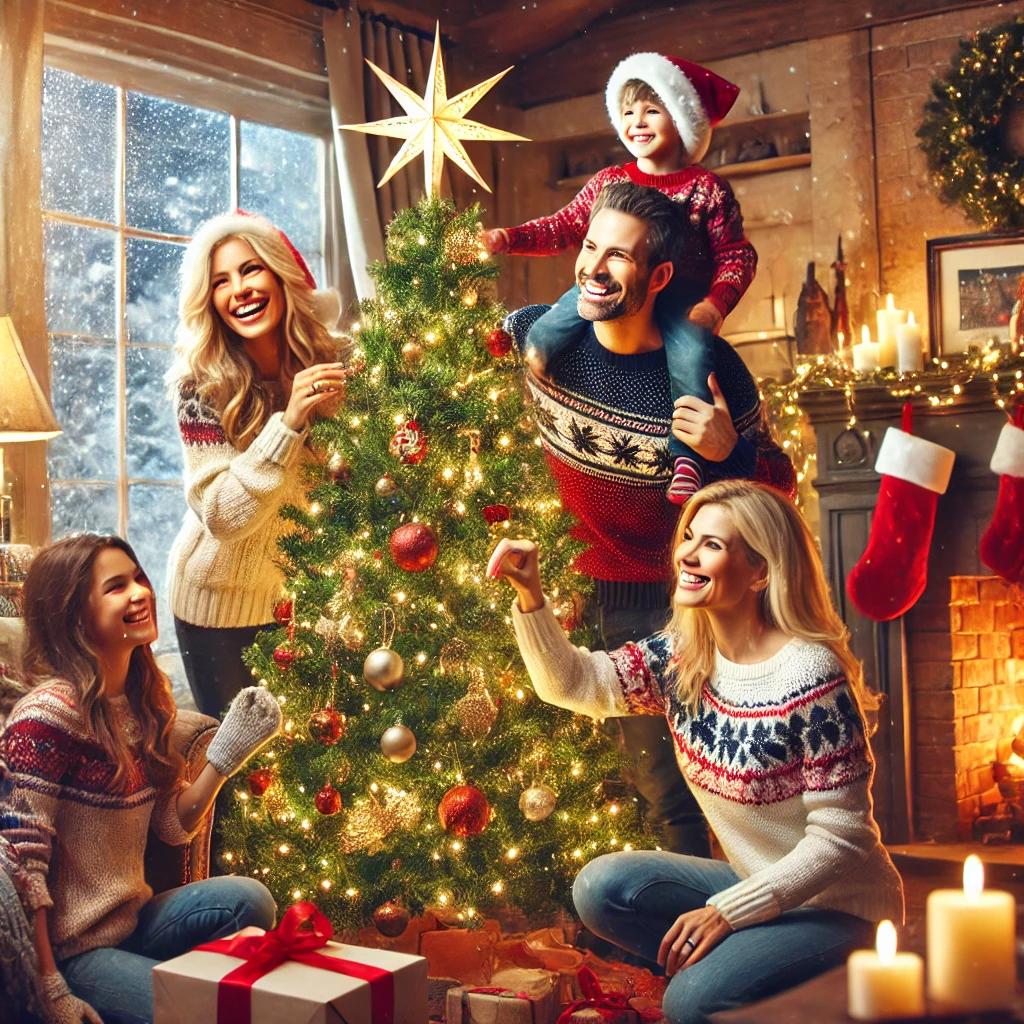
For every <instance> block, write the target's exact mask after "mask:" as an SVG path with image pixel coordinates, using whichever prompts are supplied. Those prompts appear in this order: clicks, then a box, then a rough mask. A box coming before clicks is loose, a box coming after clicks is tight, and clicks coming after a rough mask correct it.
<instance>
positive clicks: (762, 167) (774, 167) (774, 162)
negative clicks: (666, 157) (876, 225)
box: [555, 115, 811, 192]
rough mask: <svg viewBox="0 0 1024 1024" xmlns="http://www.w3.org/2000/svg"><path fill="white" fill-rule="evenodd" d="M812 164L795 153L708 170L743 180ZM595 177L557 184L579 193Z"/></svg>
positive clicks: (576, 177)
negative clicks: (749, 175)
mask: <svg viewBox="0 0 1024 1024" xmlns="http://www.w3.org/2000/svg"><path fill="white" fill-rule="evenodd" d="M766 116H767V115H766ZM810 163H811V154H810V153H794V154H792V155H791V156H772V157H768V159H767V160H748V161H747V162H746V163H745V164H726V165H725V166H724V167H710V168H708V170H711V171H714V172H715V174H720V175H721V176H722V177H723V178H741V177H743V176H745V175H748V174H770V173H771V172H772V171H788V170H790V169H791V168H793V167H809V166H810ZM594 173H595V174H596V173H597V172H596V171H595V172H594ZM593 176H594V175H593V174H576V175H574V176H573V177H571V178H559V179H558V181H556V182H555V184H556V185H557V187H558V188H564V189H570V188H571V189H572V190H573V191H575V192H578V191H579V190H580V189H581V188H583V186H584V185H586V183H587V182H588V181H590V179H591V178H592V177H593Z"/></svg>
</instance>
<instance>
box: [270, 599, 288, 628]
mask: <svg viewBox="0 0 1024 1024" xmlns="http://www.w3.org/2000/svg"><path fill="white" fill-rule="evenodd" d="M274 621H275V622H276V623H277V624H278V625H279V626H287V625H288V623H289V622H291V621H292V602H291V600H290V599H289V600H285V601H278V602H277V604H275V605H274Z"/></svg>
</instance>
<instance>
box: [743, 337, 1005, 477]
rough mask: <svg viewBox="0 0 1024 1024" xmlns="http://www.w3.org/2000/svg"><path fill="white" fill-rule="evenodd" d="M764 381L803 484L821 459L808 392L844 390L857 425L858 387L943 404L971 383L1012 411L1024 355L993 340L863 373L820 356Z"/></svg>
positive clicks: (766, 397)
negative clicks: (785, 376) (911, 368)
mask: <svg viewBox="0 0 1024 1024" xmlns="http://www.w3.org/2000/svg"><path fill="white" fill-rule="evenodd" d="M760 385H761V393H762V395H763V397H764V401H765V407H766V409H767V412H768V418H769V420H770V422H771V424H772V427H773V429H774V430H775V432H776V434H777V436H778V438H779V440H780V442H781V444H782V446H783V448H785V450H786V452H787V454H788V455H789V457H790V458H791V459H792V460H793V465H794V466H795V467H796V471H797V480H798V482H801V483H802V482H803V481H804V479H805V478H806V477H807V476H808V473H809V471H810V466H811V463H812V462H814V461H815V459H816V452H815V445H814V438H813V434H811V433H809V432H808V431H805V429H804V426H805V419H804V415H805V410H804V406H803V399H804V396H806V395H813V394H815V393H817V394H821V393H823V392H828V391H832V392H835V391H841V392H843V394H844V396H845V398H846V405H847V408H848V409H849V412H850V425H851V426H853V425H854V424H855V423H856V422H857V415H856V413H857V395H858V392H865V391H868V390H871V391H875V392H877V390H878V389H880V388H881V389H885V390H887V391H888V392H889V394H890V395H892V397H893V398H896V399H902V400H903V401H907V400H910V401H920V402H922V403H923V402H927V404H928V405H929V406H931V407H937V406H944V405H956V404H957V403H958V402H959V401H962V399H963V396H964V394H965V392H966V391H967V389H968V387H970V388H971V389H972V391H973V390H974V389H976V388H980V387H987V389H988V390H989V392H990V393H991V397H992V403H993V405H994V407H995V408H997V409H1002V410H1004V411H1008V410H1009V409H1010V408H1011V406H1012V405H1013V404H1014V399H1015V398H1018V399H1020V398H1024V356H1022V355H1021V354H1020V353H1015V352H1013V351H1012V350H1011V349H1010V348H1009V346H1006V345H1005V344H1003V345H999V344H990V345H989V346H987V347H986V348H985V349H979V348H975V347H973V346H972V347H970V348H969V349H968V350H967V352H966V353H965V354H962V355H950V356H945V357H942V358H933V359H932V360H931V362H929V363H927V364H926V366H925V369H924V370H922V371H920V372H918V373H898V372H897V371H895V370H893V369H891V368H890V369H884V370H873V371H870V372H862V371H858V370H854V369H853V368H852V367H851V366H849V364H848V363H846V362H844V361H843V360H842V359H841V358H840V357H839V356H838V355H831V356H818V357H817V358H816V360H815V361H814V362H809V363H801V364H799V365H798V366H797V368H796V375H795V376H794V378H793V379H792V380H791V381H786V382H785V383H780V382H778V381H774V380H762V381H760Z"/></svg>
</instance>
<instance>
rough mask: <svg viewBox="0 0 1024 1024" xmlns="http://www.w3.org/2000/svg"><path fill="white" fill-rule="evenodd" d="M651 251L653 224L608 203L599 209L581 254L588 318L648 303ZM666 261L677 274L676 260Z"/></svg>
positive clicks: (629, 311)
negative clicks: (673, 264) (649, 228)
mask: <svg viewBox="0 0 1024 1024" xmlns="http://www.w3.org/2000/svg"><path fill="white" fill-rule="evenodd" d="M647 250H648V239H647V225H646V224H645V223H644V221H642V220H640V218H639V217H634V216H632V214H628V213H623V212H621V211H620V210H612V209H608V208H605V209H602V210H598V212H597V213H596V214H594V216H593V217H592V218H591V220H590V226H589V227H588V228H587V236H586V238H584V239H583V247H582V248H581V249H580V254H579V256H578V257H577V259H576V283H577V284H578V285H579V288H580V297H579V301H578V304H577V305H578V309H579V314H580V316H581V317H583V319H584V320H590V321H601V320H615V319H617V318H618V317H620V316H631V315H633V314H635V313H637V312H639V311H640V310H641V309H642V308H643V305H644V303H645V302H646V301H647V295H648V292H649V290H650V284H651V272H650V269H649V268H648V266H647ZM662 266H663V267H666V266H667V267H668V268H669V273H668V277H671V264H662ZM659 269H660V268H659ZM666 281H667V278H666Z"/></svg>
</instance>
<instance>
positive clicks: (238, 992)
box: [196, 903, 395, 1024]
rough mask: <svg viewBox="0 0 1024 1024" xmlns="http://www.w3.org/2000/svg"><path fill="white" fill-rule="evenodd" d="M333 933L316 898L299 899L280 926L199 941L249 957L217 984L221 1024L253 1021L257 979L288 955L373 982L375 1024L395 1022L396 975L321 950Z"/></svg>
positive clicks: (213, 950) (208, 947) (309, 964)
mask: <svg viewBox="0 0 1024 1024" xmlns="http://www.w3.org/2000/svg"><path fill="white" fill-rule="evenodd" d="M333 934H334V929H333V928H332V927H331V922H330V921H328V920H327V918H326V917H324V915H323V914H321V913H320V911H319V910H317V909H316V907H315V906H313V904H312V903H296V904H295V905H294V906H292V907H289V908H288V910H287V911H286V912H285V915H284V917H282V918H281V923H280V924H279V925H278V926H277V927H276V928H274V929H272V930H271V931H269V932H266V933H265V934H263V935H239V936H236V937H235V938H233V939H217V940H216V941H215V942H207V943H204V944H203V945H202V946H196V949H201V950H205V951H206V952H209V953H224V954H225V955H227V956H234V957H238V958H239V959H242V960H244V961H245V963H243V964H241V965H239V966H238V967H236V968H235V969H234V970H233V971H230V972H229V973H228V974H225V975H224V977H223V978H221V980H220V983H219V984H218V986H217V1024H250V1022H251V1020H252V986H253V984H254V983H255V982H257V981H259V979H260V978H262V977H263V976H264V975H265V974H269V973H270V972H271V971H273V970H276V969H277V968H278V967H280V966H281V964H283V963H284V962H285V961H286V960H294V961H296V962H297V963H300V964H305V965H306V966H307V967H317V968H320V969H321V970H324V971H333V972H334V973H335V974H344V975H346V976H348V977H350V978H358V979H360V980H361V981H365V982H367V983H368V984H369V986H370V1003H371V1007H372V1011H371V1020H372V1024H394V1019H395V985H394V975H393V974H392V973H391V972H390V971H385V970H383V969H382V968H380V967H371V966H369V965H368V964H361V963H358V962H357V961H355V960H342V959H340V958H339V957H336V956H326V955H325V954H323V953H318V952H316V950H318V949H322V948H323V947H324V946H326V945H327V943H328V942H329V941H330V938H331V936H332V935H333Z"/></svg>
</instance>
